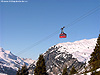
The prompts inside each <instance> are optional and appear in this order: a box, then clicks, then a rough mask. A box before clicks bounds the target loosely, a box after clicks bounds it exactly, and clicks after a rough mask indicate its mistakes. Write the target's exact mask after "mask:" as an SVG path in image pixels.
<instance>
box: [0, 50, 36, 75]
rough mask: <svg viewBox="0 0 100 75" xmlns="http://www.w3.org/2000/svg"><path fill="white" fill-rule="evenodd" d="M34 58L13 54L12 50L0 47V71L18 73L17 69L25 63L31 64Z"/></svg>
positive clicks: (10, 74)
mask: <svg viewBox="0 0 100 75" xmlns="http://www.w3.org/2000/svg"><path fill="white" fill-rule="evenodd" d="M33 62H34V60H32V59H24V58H20V57H17V56H15V55H13V54H12V53H11V52H10V51H8V50H4V49H3V48H0V73H5V74H8V75H16V70H17V69H18V67H21V66H22V65H23V64H24V63H25V64H26V65H27V66H29V65H30V64H32V63H33Z"/></svg>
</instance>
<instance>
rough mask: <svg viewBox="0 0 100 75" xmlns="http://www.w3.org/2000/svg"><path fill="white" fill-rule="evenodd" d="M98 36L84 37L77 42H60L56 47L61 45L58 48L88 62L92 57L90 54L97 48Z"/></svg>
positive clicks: (81, 60)
mask: <svg viewBox="0 0 100 75" xmlns="http://www.w3.org/2000/svg"><path fill="white" fill-rule="evenodd" d="M96 41H97V38H93V39H89V40H87V39H84V40H80V41H75V42H66V43H59V44H57V45H56V47H61V48H59V49H58V51H60V52H69V53H70V54H72V55H73V58H77V59H78V61H80V62H86V63H88V61H89V59H90V54H91V53H92V52H93V49H94V48H95V45H96ZM57 57H59V55H58V56H56V58H57Z"/></svg>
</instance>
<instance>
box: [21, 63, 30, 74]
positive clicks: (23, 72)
mask: <svg viewBox="0 0 100 75" xmlns="http://www.w3.org/2000/svg"><path fill="white" fill-rule="evenodd" d="M28 73H29V72H28V69H27V66H26V64H24V65H23V66H22V69H21V75H28Z"/></svg>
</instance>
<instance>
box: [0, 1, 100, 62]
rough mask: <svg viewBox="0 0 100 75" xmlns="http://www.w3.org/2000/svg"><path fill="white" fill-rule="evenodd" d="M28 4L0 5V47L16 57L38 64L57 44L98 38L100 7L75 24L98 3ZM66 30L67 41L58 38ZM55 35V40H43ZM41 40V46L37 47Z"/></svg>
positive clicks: (44, 2)
mask: <svg viewBox="0 0 100 75" xmlns="http://www.w3.org/2000/svg"><path fill="white" fill-rule="evenodd" d="M27 1H28V2H26V3H0V46H1V47H3V48H4V49H5V50H10V51H11V52H12V53H13V54H15V55H17V56H20V57H24V58H32V59H34V60H36V59H37V58H38V55H39V54H41V53H44V52H45V51H46V50H47V49H48V48H49V47H51V46H53V45H55V44H58V43H62V42H74V41H77V40H82V39H91V38H97V37H98V35H99V30H100V7H99V8H98V10H96V11H95V10H94V11H95V12H93V13H92V14H90V15H88V16H86V17H85V18H83V19H80V21H77V22H76V23H75V24H73V21H75V20H76V19H77V18H79V17H80V16H82V15H83V14H88V12H89V11H90V10H92V9H94V8H96V7H97V6H100V1H99V0H27ZM69 24H70V26H68V25H69ZM63 26H65V27H66V28H65V29H64V31H65V33H66V34H67V35H68V37H67V38H66V39H60V38H59V34H60V28H61V27H63ZM56 31H57V33H55V34H53V36H52V37H50V38H49V39H44V38H46V37H48V36H49V35H51V34H52V33H54V32H56ZM40 40H42V42H39V43H38V44H37V45H35V43H36V42H38V41H40ZM30 47H31V48H30ZM22 52H24V53H22Z"/></svg>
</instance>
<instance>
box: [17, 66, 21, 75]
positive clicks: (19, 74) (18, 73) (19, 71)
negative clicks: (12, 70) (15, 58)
mask: <svg viewBox="0 0 100 75" xmlns="http://www.w3.org/2000/svg"><path fill="white" fill-rule="evenodd" d="M16 75H21V70H20V67H19V68H18V71H17V73H16Z"/></svg>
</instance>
